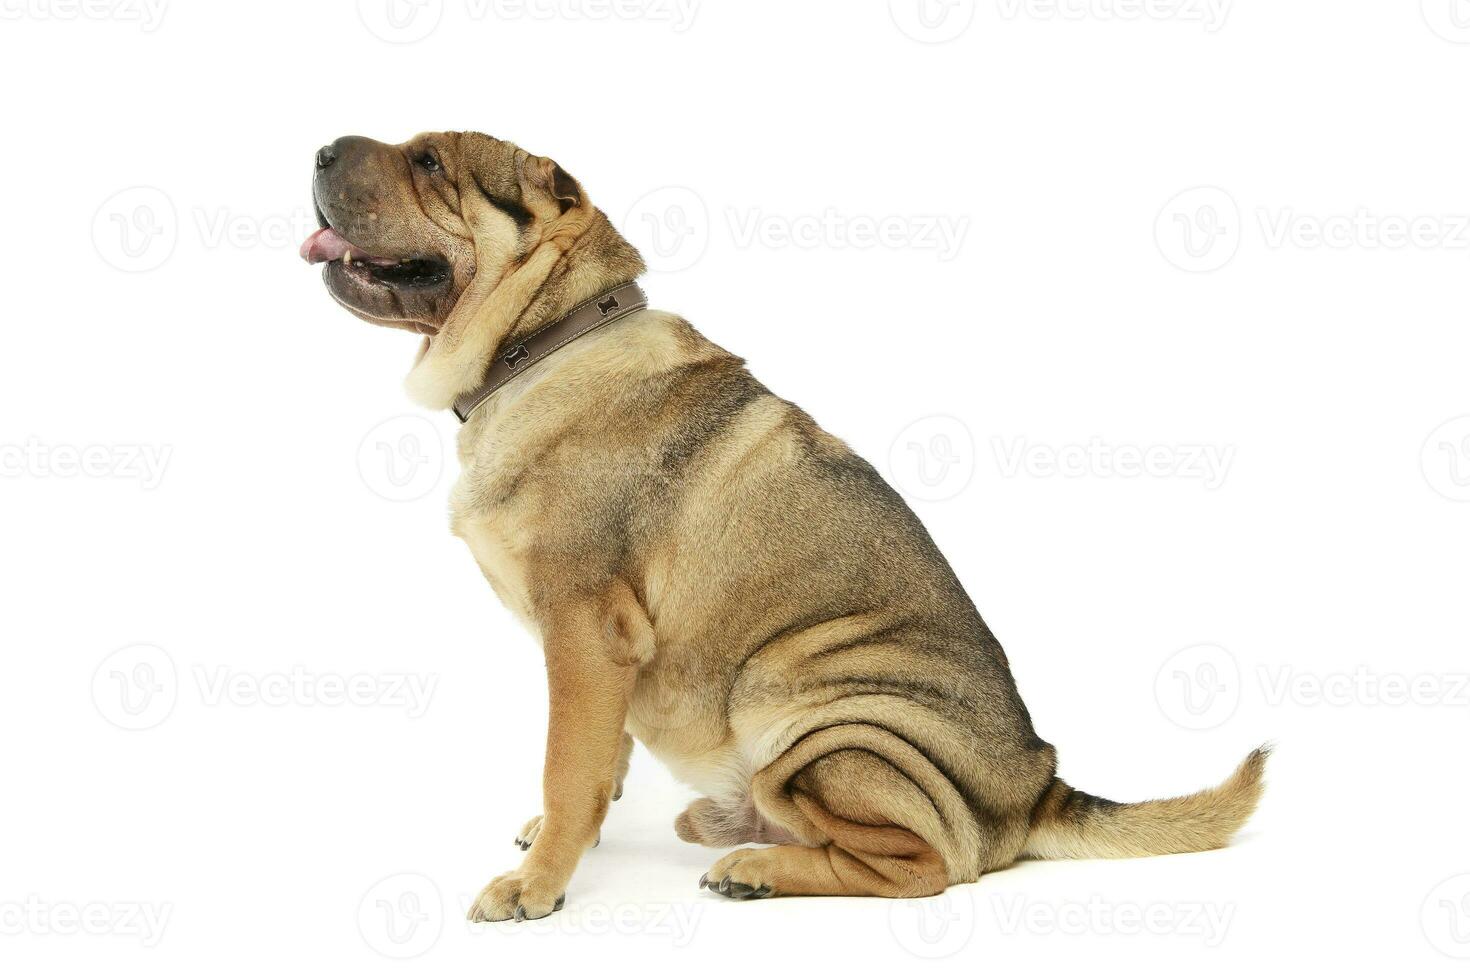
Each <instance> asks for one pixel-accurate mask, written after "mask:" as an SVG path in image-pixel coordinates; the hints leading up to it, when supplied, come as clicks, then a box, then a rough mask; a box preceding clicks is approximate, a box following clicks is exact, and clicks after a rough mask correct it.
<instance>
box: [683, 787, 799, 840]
mask: <svg viewBox="0 0 1470 980" xmlns="http://www.w3.org/2000/svg"><path fill="white" fill-rule="evenodd" d="M674 833H676V834H678V835H679V839H680V840H682V841H687V842H688V843H690V844H703V845H704V846H705V847H734V846H735V845H736V844H790V843H793V842H794V841H795V840H796V838H795V837H794V836H793V835H791V834H789V833H787V832H786V830H785V829H783V828H782V827H780V826H777V825H776V824H774V823H772V822H771V821H769V820H767V819H766V818H765V817H764V816H762V815H761V812H760V811H759V810H757V809H756V808H755V804H754V803H753V802H751V801H750V799H749V798H746V799H744V800H741V801H740V802H738V803H721V802H720V801H719V800H715V799H711V798H710V797H708V796H701V797H700V798H699V799H697V800H695V801H694V802H693V803H690V804H689V805H688V806H687V807H685V808H684V812H683V813H681V814H679V816H678V817H676V818H675V819H674Z"/></svg>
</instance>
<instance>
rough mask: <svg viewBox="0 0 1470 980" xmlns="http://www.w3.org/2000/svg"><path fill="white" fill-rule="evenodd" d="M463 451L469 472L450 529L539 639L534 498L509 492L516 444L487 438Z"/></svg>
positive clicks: (453, 502)
mask: <svg viewBox="0 0 1470 980" xmlns="http://www.w3.org/2000/svg"><path fill="white" fill-rule="evenodd" d="M479 442H480V445H479V446H478V447H477V448H476V449H475V451H473V452H471V453H467V454H466V453H462V455H461V462H462V463H463V464H464V472H463V473H462V475H461V476H460V478H459V481H458V482H457V483H456V484H455V486H454V490H453V491H452V492H451V493H450V497H449V504H450V528H451V530H453V532H454V534H455V535H456V536H458V537H459V538H460V539H462V540H463V541H464V543H465V544H466V545H467V546H468V547H469V549H470V554H472V555H473V556H474V558H475V562H476V564H478V565H479V566H480V571H481V573H483V574H484V576H485V579H486V580H487V581H488V582H489V583H490V587H491V588H492V589H494V590H495V594H496V595H497V596H498V597H499V598H500V601H501V602H502V603H504V604H505V606H506V608H508V609H509V610H510V611H511V612H512V613H514V614H515V615H516V617H517V618H518V619H520V620H521V622H522V623H523V624H525V626H526V627H527V628H528V629H529V630H530V631H531V632H532V633H533V634H535V635H537V636H539V635H540V632H541V628H540V624H539V623H538V622H537V619H536V616H535V610H534V606H533V604H532V602H531V559H530V555H531V554H532V552H533V550H534V546H535V543H536V530H535V529H536V528H537V527H538V526H539V521H538V519H537V515H536V514H534V513H531V512H530V511H531V509H532V507H533V504H534V499H533V498H532V497H530V496H528V495H518V494H511V493H507V492H506V490H505V487H506V486H507V485H510V484H513V483H514V482H515V481H516V479H517V469H516V466H515V464H513V463H512V462H511V461H512V460H516V459H517V458H524V457H520V456H519V454H518V453H517V451H516V450H517V447H516V446H515V445H514V444H511V443H507V442H505V441H503V440H492V439H483V440H479Z"/></svg>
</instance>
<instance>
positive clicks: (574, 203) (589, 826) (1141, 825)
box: [301, 132, 1266, 921]
mask: <svg viewBox="0 0 1470 980" xmlns="http://www.w3.org/2000/svg"><path fill="white" fill-rule="evenodd" d="M312 196H313V199H314V202H315V206H316V213H317V217H318V219H319V224H320V228H319V230H317V231H316V232H314V233H313V234H312V235H311V236H310V237H309V238H308V239H307V241H306V242H305V243H303V245H302V247H301V254H302V257H304V258H305V259H307V260H308V261H310V262H313V263H320V264H322V265H323V267H324V268H323V273H322V274H323V278H324V279H325V281H326V285H327V291H328V292H329V293H330V294H331V296H332V298H333V299H335V300H336V301H337V302H338V303H339V304H341V305H342V306H344V307H346V308H347V309H348V310H349V311H351V312H352V313H354V314H356V315H357V316H359V317H361V318H362V319H364V320H367V321H369V322H371V323H376V324H381V325H384V326H391V327H399V328H402V329H405V330H411V331H414V332H415V333H417V334H420V335H422V340H421V342H420V344H419V349H418V355H417V359H416V360H415V362H414V364H413V367H412V369H411V370H410V372H409V375H408V379H407V387H408V391H409V394H410V395H411V396H412V397H413V398H414V399H415V400H417V401H418V402H420V403H421V404H423V405H424V406H427V407H428V408H432V409H444V410H448V409H454V410H455V412H456V413H457V414H458V415H459V418H460V420H461V422H462V423H463V425H462V427H461V428H460V430H459V444H458V456H459V462H460V465H461V474H460V476H459V479H458V482H457V483H456V484H455V486H454V488H453V490H452V491H451V511H452V518H451V528H452V530H453V532H454V533H455V534H456V535H458V536H459V537H460V538H462V539H463V540H464V542H465V543H466V544H467V545H468V546H469V549H470V551H471V552H472V553H473V555H474V558H475V561H476V562H477V563H478V565H479V567H480V570H481V571H482V572H483V573H484V576H485V578H486V579H487V580H488V581H489V583H490V585H491V587H492V588H493V589H494V590H495V592H496V594H497V595H498V596H499V597H500V599H501V601H502V602H504V603H505V604H506V605H507V606H508V607H509V608H510V609H511V610H512V611H513V612H514V613H515V614H516V615H517V616H518V617H519V619H521V620H522V621H523V622H524V624H525V626H526V628H527V629H529V630H530V631H531V633H532V634H533V635H534V636H535V637H536V638H537V639H538V640H539V642H540V644H541V646H542V648H543V650H544V652H545V658H546V672H547V683H548V687H549V695H550V709H549V731H548V733H547V740H546V762H545V775H544V781H543V797H544V815H543V816H540V817H537V818H536V819H534V820H532V821H531V822H530V823H529V824H527V825H526V826H525V828H524V829H522V831H521V833H520V835H519V836H518V837H517V838H516V841H517V843H518V844H520V845H521V846H522V848H523V849H525V851H526V853H525V855H524V859H523V860H522V862H521V864H520V866H519V867H518V868H516V869H515V870H513V871H511V872H509V873H507V874H503V875H501V876H499V877H497V878H495V879H493V880H492V881H491V882H490V883H489V884H488V885H486V886H485V888H484V889H483V890H482V891H481V892H480V893H479V895H478V897H477V898H476V899H475V902H474V904H473V906H472V908H471V910H470V917H471V918H472V919H474V920H477V921H480V920H488V921H498V920H502V919H511V918H514V919H536V918H540V917H542V916H545V915H548V914H550V913H552V912H553V911H555V910H557V909H559V908H560V907H561V905H562V903H563V902H564V900H565V893H566V888H567V883H568V882H569V880H570V879H571V877H572V873H573V871H574V870H575V869H576V867H577V863H578V861H579V860H580V858H581V855H582V853H583V851H585V850H586V849H587V848H588V847H590V846H591V845H593V844H594V843H595V842H596V841H597V840H598V839H599V834H600V827H601V824H602V820H603V817H604V815H605V814H606V813H607V809H608V805H609V804H610V802H611V801H613V800H616V799H617V798H618V796H619V795H620V793H621V791H622V782H623V777H624V776H625V774H626V772H627V768H628V757H629V754H630V752H631V750H632V747H633V741H634V739H637V740H638V741H640V742H642V743H643V744H644V745H645V746H646V747H647V749H648V750H649V751H650V752H651V753H652V754H653V755H654V756H656V757H657V758H659V759H660V760H662V761H663V762H664V763H665V764H666V765H667V766H668V767H669V769H670V770H672V772H673V774H674V775H675V776H676V777H677V778H678V779H680V780H682V781H684V782H686V783H688V784H689V785H690V786H692V787H694V788H695V789H696V790H697V791H698V792H699V793H701V794H703V795H702V796H700V797H699V798H697V799H695V800H694V801H693V802H692V803H690V804H689V806H688V808H687V809H686V810H685V811H684V812H683V813H681V814H679V816H678V817H677V819H676V820H675V821H674V829H675V831H676V832H677V833H678V835H679V837H681V838H682V839H684V840H686V841H691V842H695V843H700V844H705V845H709V846H714V847H721V848H726V847H729V848H738V849H735V850H731V851H730V852H729V853H728V854H726V855H724V856H723V857H721V858H720V859H719V860H717V861H715V862H714V864H713V866H712V867H710V869H709V871H708V873H707V874H706V875H705V876H704V877H703V878H702V879H701V884H702V885H704V886H706V887H708V888H710V889H712V890H714V891H716V892H718V893H719V894H721V895H724V896H728V897H729V898H734V899H754V898H766V897H774V896H782V895H878V896H890V897H900V896H905V897H912V896H924V895H932V894H935V893H938V892H940V891H943V890H944V889H945V888H946V887H948V886H949V885H952V884H955V883H958V882H970V881H974V880H976V879H977V878H978V877H979V876H980V875H982V874H984V873H985V872H987V871H992V870H995V869H998V868H1004V867H1006V866H1007V865H1009V864H1011V863H1012V862H1014V861H1015V860H1017V858H1020V857H1023V856H1030V857H1038V858H1063V857H1127V856H1132V855H1147V854H1165V853H1174V852H1183V851H1198V850H1204V849H1207V848H1216V847H1220V846H1222V845H1224V844H1225V843H1226V842H1227V841H1228V840H1229V839H1230V837H1231V835H1232V834H1234V832H1235V831H1236V830H1237V829H1239V828H1240V827H1241V826H1242V824H1244V822H1245V821H1246V819H1247V818H1248V817H1249V815H1250V813H1251V811H1252V810H1253V809H1254V808H1255V805H1256V802H1257V800H1258V799H1259V797H1260V793H1261V786H1262V783H1261V778H1262V771H1263V768H1264V764H1265V758H1266V753H1265V750H1264V749H1261V750H1257V751H1255V752H1252V753H1251V754H1250V755H1249V756H1248V757H1247V758H1246V759H1245V761H1244V762H1243V763H1242V764H1241V765H1240V767H1239V768H1238V769H1237V770H1236V771H1235V773H1234V774H1233V775H1231V776H1230V777H1229V778H1228V779H1227V780H1226V781H1225V782H1224V783H1222V784H1221V785H1219V786H1218V787H1216V788H1214V789H1209V790H1205V791H1203V792H1200V793H1197V794H1195V795H1192V796H1186V797H1180V798H1176V799H1168V800H1157V801H1151V802H1145V803H1131V804H1125V803H1115V802H1112V801H1110V800H1105V799H1101V798H1099V797H1096V796H1092V795H1089V794H1087V793H1083V792H1080V791H1078V790H1075V789H1073V788H1072V787H1070V786H1068V785H1067V784H1066V783H1065V782H1063V781H1062V780H1060V779H1058V778H1057V774H1056V761H1057V757H1056V752H1055V750H1054V749H1053V748H1052V746H1051V745H1049V744H1048V743H1047V742H1045V741H1043V740H1042V739H1041V738H1040V737H1038V736H1037V734H1036V732H1035V731H1034V730H1033V728H1032V723H1031V717H1030V715H1029V714H1028V712H1027V710H1026V706H1025V705H1024V704H1023V703H1022V702H1021V698H1020V695H1019V694H1018V693H1017V690H1016V684H1015V681H1014V680H1013V679H1012V676H1011V671H1010V665H1009V663H1008V661H1007V660H1006V655H1005V653H1004V652H1003V651H1002V650H1001V646H1000V643H998V642H997V641H996V638H995V637H994V636H993V635H992V634H991V632H990V630H989V629H988V628H987V627H986V625H985V623H984V621H983V620H982V619H981V618H980V614H979V613H978V612H977V611H976V608H975V605H974V604H973V603H972V602H971V600H970V598H969V596H968V595H966V593H965V589H964V587H963V586H962V585H961V584H960V582H959V580H958V579H957V578H956V577H955V574H954V572H953V571H952V570H951V569H950V566H949V564H948V563H947V562H946V561H945V559H944V556H943V555H942V554H940V551H939V549H938V548H937V547H936V546H935V544H934V542H933V541H932V540H931V539H930V537H929V534H928V533H927V532H926V531H925V529H924V527H923V525H922V524H921V523H920V522H919V520H918V518H917V517H916V516H915V515H914V513H913V511H911V510H910V509H909V507H908V506H906V505H905V503H904V501H903V500H902V499H901V498H900V497H899V495H898V494H897V493H895V492H894V491H893V489H892V488H890V487H889V486H888V484H887V483H886V482H884V480H883V478H882V477H881V476H879V474H878V473H877V472H876V471H875V470H874V468H873V467H872V466H870V465H869V464H868V463H867V462H865V461H864V460H863V459H861V458H859V457H858V456H857V455H856V454H855V453H854V452H853V451H852V450H851V449H849V448H848V447H847V445H846V444H845V443H843V441H842V440H840V439H838V438H836V437H835V436H832V435H830V434H828V433H827V432H826V431H824V430H823V429H822V428H821V427H820V426H818V425H817V423H816V422H814V421H813V420H812V418H811V417H810V416H809V415H807V414H806V413H805V412H803V411H802V410H801V409H800V408H798V407H797V406H795V405H793V404H792V403H791V402H788V401H785V400H783V399H782V398H780V397H779V396H777V395H775V394H773V393H771V392H770V391H768V390H767V389H766V388H765V387H764V386H763V385H762V384H761V383H760V382H759V381H757V380H756V379H755V378H754V377H752V376H751V374H750V373H749V372H748V371H747V370H746V368H745V366H744V362H743V361H742V360H741V359H740V358H739V357H737V356H735V355H734V354H731V353H730V352H728V351H726V350H724V349H723V348H722V347H720V346H718V345H717V344H714V343H712V342H711V341H710V340H708V339H707V338H706V337H704V336H703V335H702V334H700V333H699V331H697V330H696V329H695V328H694V327H693V326H691V325H690V324H689V322H688V321H686V320H684V319H683V318H682V317H680V316H678V315H677V314H675V313H668V312H662V311H657V310H654V309H649V308H647V306H646V303H645V301H644V299H643V295H642V292H641V290H640V289H639V287H638V286H637V285H636V284H635V282H634V280H636V279H637V278H638V276H639V275H640V273H642V272H643V270H644V265H643V261H642V259H641V258H640V257H639V254H638V252H637V250H635V249H634V248H633V246H631V245H630V244H629V243H628V241H627V240H626V239H625V238H623V236H622V235H620V234H619V233H618V231H617V230H616V229H615V228H614V227H613V225H612V223H611V222H610V221H609V220H608V218H607V216H606V215H604V214H603V213H602V212H601V211H599V210H598V209H597V208H596V207H595V206H593V204H592V201H591V200H590V198H589V197H588V195H587V192H586V190H585V189H584V188H583V186H582V183H581V182H580V181H578V180H576V179H575V178H573V177H572V176H571V175H570V174H569V173H568V172H567V171H566V170H564V169H562V167H561V166H559V165H558V164H557V163H556V162H554V161H552V160H550V159H548V158H546V157H541V156H535V155H533V154H530V153H527V152H526V151H525V150H522V149H520V148H518V147H517V146H515V145H514V144H512V143H508V142H505V141H504V140H499V139H494V138H491V137H489V136H485V135H482V134H479V133H468V132H466V133H429V134H425V135H421V136H417V137H415V138H413V139H411V140H409V141H408V142H406V143H400V144H396V145H390V144H387V143H380V142H376V141H374V140H371V139H366V138H363V137H357V136H348V137H343V138H341V139H338V140H336V141H335V142H333V143H331V144H329V145H327V146H324V147H322V148H321V149H320V150H318V151H317V153H316V160H315V174H314V178H313V183H312ZM740 845H760V846H754V847H750V846H740Z"/></svg>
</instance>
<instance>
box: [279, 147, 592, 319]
mask: <svg viewBox="0 0 1470 980" xmlns="http://www.w3.org/2000/svg"><path fill="white" fill-rule="evenodd" d="M312 196H313V199H314V201H315V204H316V213H317V221H318V224H320V225H321V228H320V229H319V230H318V231H316V232H314V233H312V235H311V236H310V237H309V238H307V240H306V241H305V242H304V243H302V246H301V257H302V258H304V259H306V260H307V261H308V262H312V263H317V262H321V263H325V265H326V267H325V269H324V270H323V272H322V278H323V279H324V280H325V281H326V284H327V289H328V291H329V292H330V293H331V294H332V296H333V298H335V299H336V300H337V301H338V302H339V303H341V304H342V305H343V306H345V307H347V308H348V309H349V310H351V311H352V312H354V313H356V314H357V315H358V316H360V317H362V318H363V319H365V320H369V321H371V322H373V323H380V324H384V325H387V326H395V327H403V328H405V329H409V330H416V331H418V332H420V333H425V334H430V335H432V334H435V333H437V332H438V330H439V328H440V327H441V326H442V325H443V324H444V322H445V320H446V319H447V318H448V317H449V314H450V312H451V311H452V310H453V309H454V304H455V302H456V301H457V300H458V298H459V296H460V294H461V293H463V292H464V289H465V287H466V286H467V285H468V284H469V282H470V280H471V279H473V278H475V277H476V276H477V275H480V274H486V275H492V276H494V277H496V278H499V277H500V276H501V275H503V274H504V272H505V271H506V270H507V269H509V268H511V267H513V266H514V265H515V264H517V263H518V262H519V261H520V260H522V259H524V258H525V256H526V255H528V254H529V253H530V252H531V251H533V250H534V249H535V247H536V245H537V244H538V243H539V242H540V240H541V236H542V234H543V233H544V232H545V231H546V230H547V227H548V225H550V224H551V223H553V222H554V221H555V220H556V218H558V217H559V216H561V215H563V214H565V213H566V212H567V211H568V210H569V209H571V208H574V207H578V206H580V205H581V203H582V195H581V189H580V188H579V187H578V186H577V184H576V181H574V180H572V179H571V177H569V176H567V174H566V173H565V171H563V170H562V169H561V168H560V167H558V166H557V165H556V164H555V163H553V162H552V161H550V160H547V159H545V158H542V157H535V156H532V155H530V154H528V153H526V152H525V151H524V150H521V149H520V148H518V147H516V146H515V145H514V144H512V143H507V142H505V141H503V140H497V139H493V138H491V137H489V136H485V135H483V134H481V133H427V134H423V135H420V136H416V137H414V138H413V139H411V140H409V141H408V142H407V143H400V144H397V145H390V144H387V143H379V142H377V141H376V140H370V139H367V138H365V137H362V136H344V137H342V138H341V139H339V140H336V141H335V142H333V143H330V144H328V145H327V146H324V147H322V148H321V149H320V150H318V151H317V156H316V176H315V178H314V179H313V181H312Z"/></svg>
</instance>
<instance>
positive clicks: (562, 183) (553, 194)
mask: <svg viewBox="0 0 1470 980" xmlns="http://www.w3.org/2000/svg"><path fill="white" fill-rule="evenodd" d="M526 177H527V179H528V180H529V181H530V183H531V184H532V185H533V186H535V187H538V188H540V189H541V191H542V192H543V193H545V194H546V195H547V196H548V197H550V198H551V199H552V200H554V201H556V203H557V205H558V206H560V208H561V213H562V214H566V213H567V212H568V211H569V210H571V209H572V208H575V207H578V206H579V205H581V204H582V201H583V200H584V197H583V194H582V185H581V184H579V183H577V182H576V180H575V179H573V177H572V175H571V174H569V173H567V172H566V171H565V170H563V169H562V168H561V165H560V164H558V163H557V162H556V161H555V160H552V159H551V158H550V157H536V156H533V157H528V158H527V160H526Z"/></svg>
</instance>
